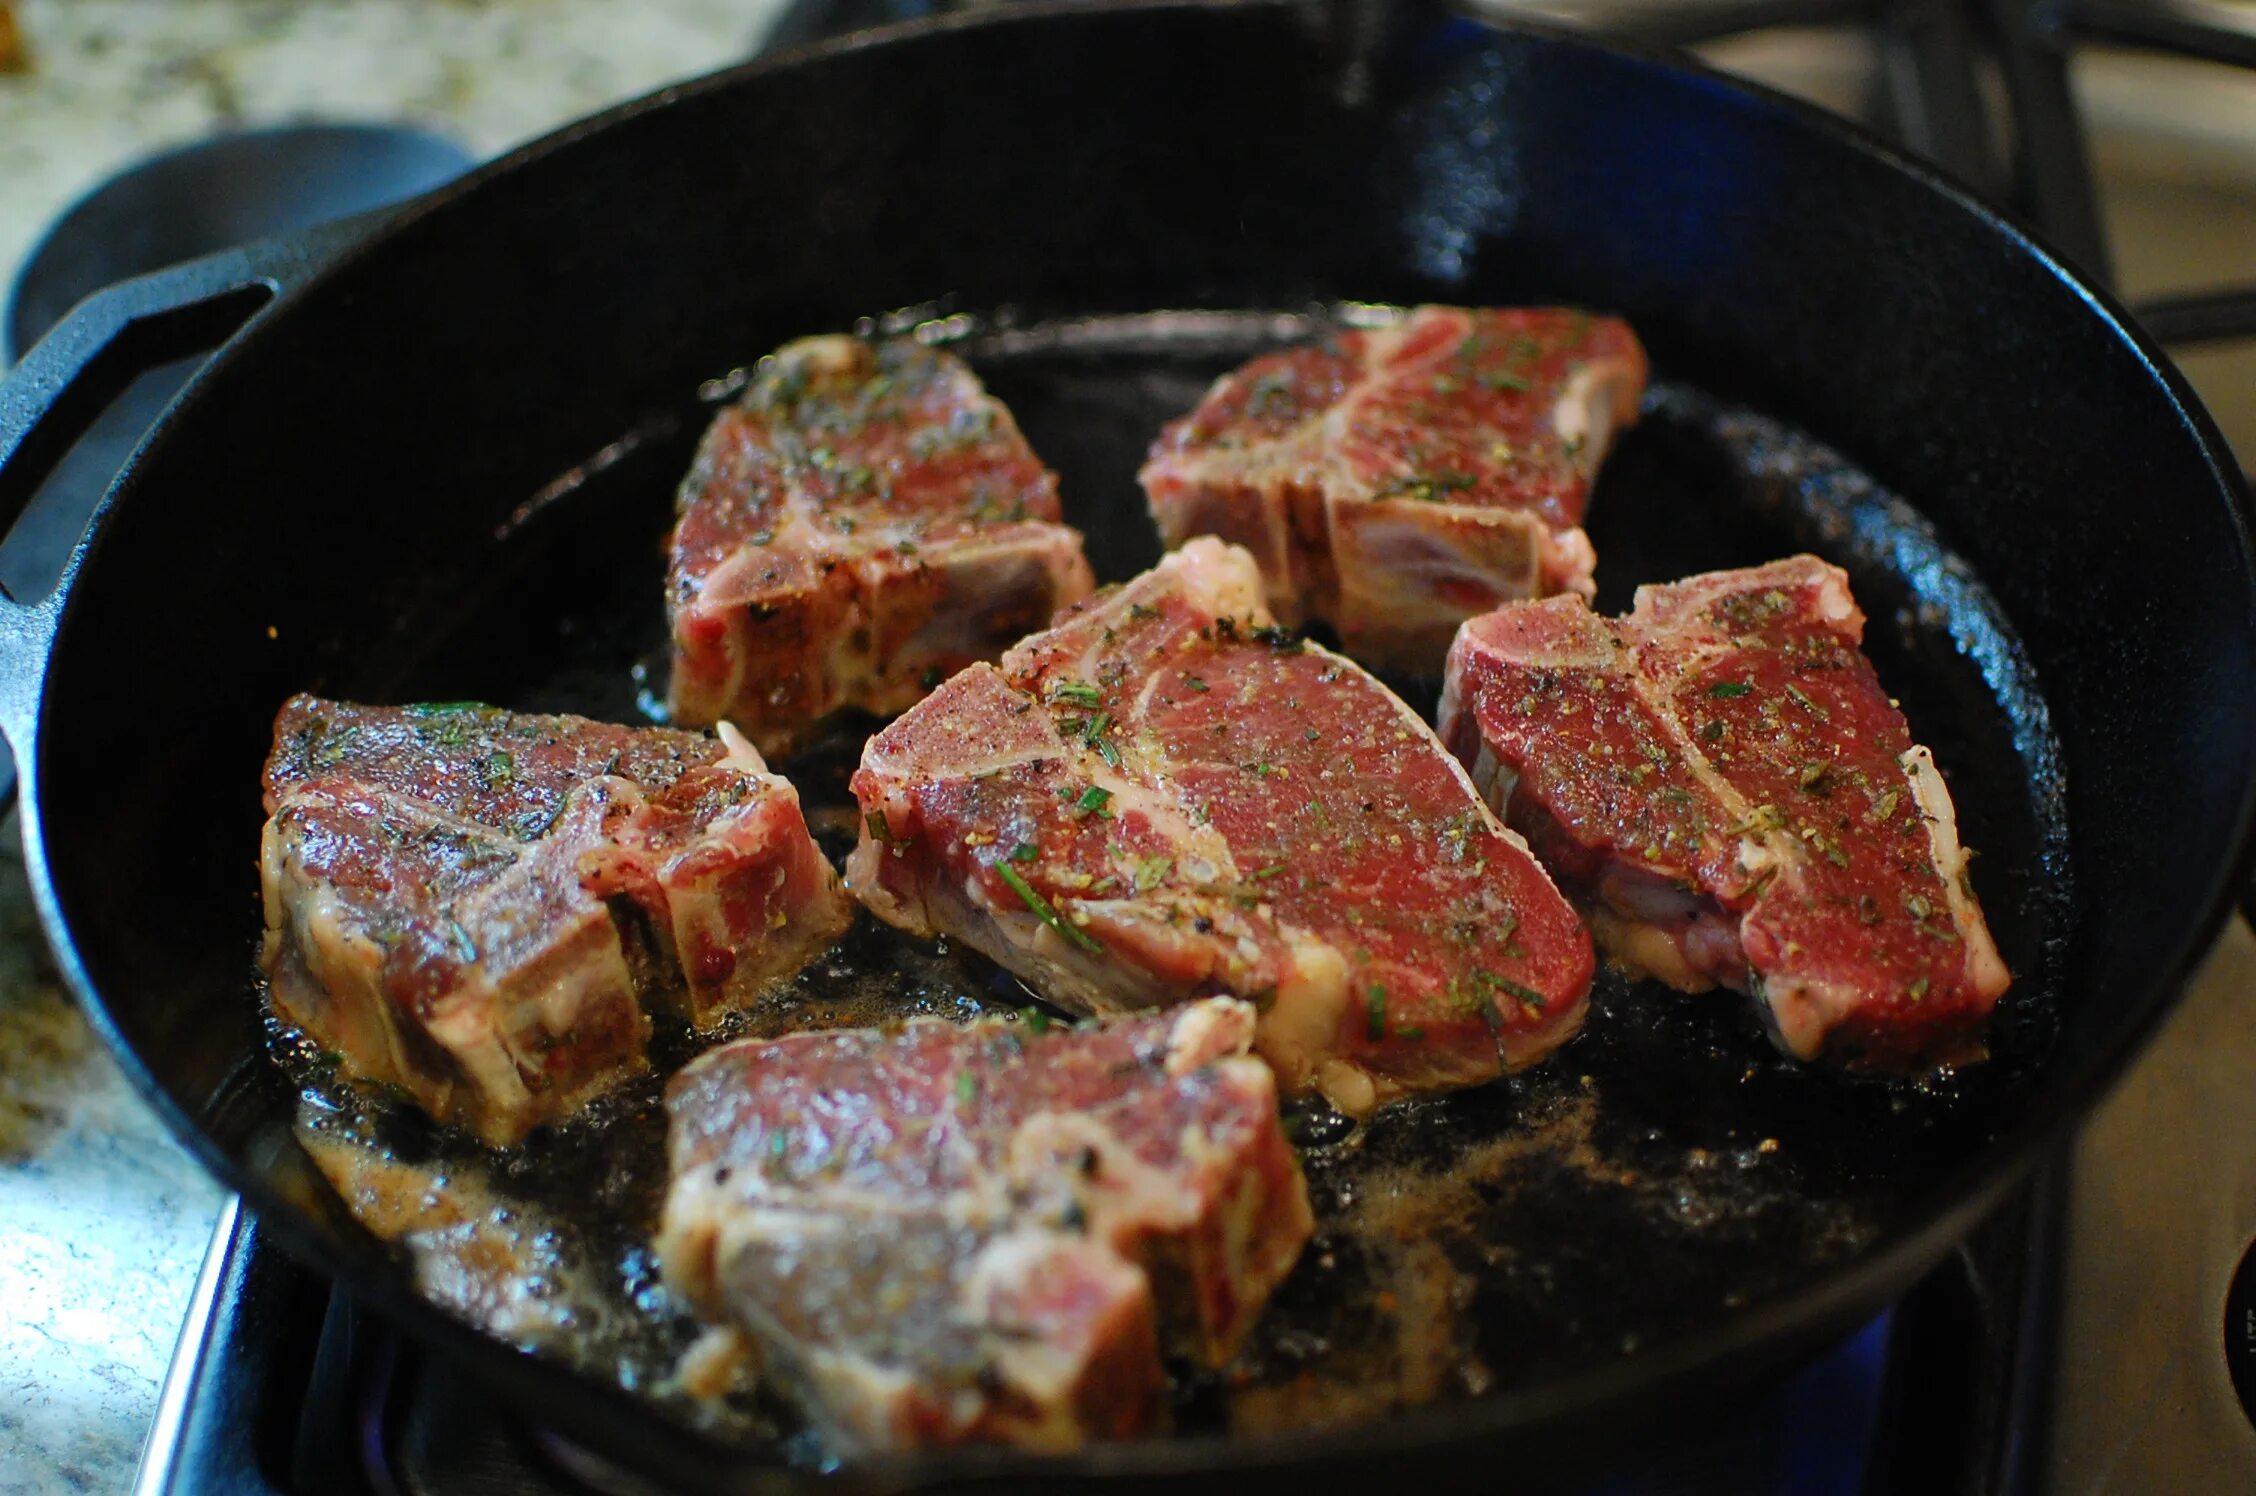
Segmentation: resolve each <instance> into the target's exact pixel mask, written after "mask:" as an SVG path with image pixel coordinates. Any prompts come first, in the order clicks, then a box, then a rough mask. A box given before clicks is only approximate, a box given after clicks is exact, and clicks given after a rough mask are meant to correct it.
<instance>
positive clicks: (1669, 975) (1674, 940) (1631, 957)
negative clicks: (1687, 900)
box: [1584, 900, 1716, 992]
mask: <svg viewBox="0 0 2256 1496" xmlns="http://www.w3.org/2000/svg"><path fill="white" fill-rule="evenodd" d="M1584 916H1585V918H1586V919H1587V920H1588V922H1589V924H1590V933H1591V935H1592V936H1593V937H1594V938H1595V939H1596V940H1597V942H1598V946H1599V948H1600V949H1601V950H1603V951H1604V952H1605V953H1606V954H1607V955H1608V956H1610V957H1612V958H1613V959H1614V960H1616V961H1618V962H1620V963H1621V964H1622V965H1624V966H1627V967H1630V968H1631V969H1633V970H1635V971H1637V972H1638V973H1640V974H1642V975H1644V976H1648V977H1651V978H1652V979H1653V980H1655V981H1657V982H1660V983H1661V984H1662V985H1664V986H1668V987H1673V988H1675V989H1676V990H1677V991H1679V992H1706V991H1708V990H1709V989H1710V988H1712V987H1714V986H1715V985H1716V983H1715V979H1714V978H1713V977H1711V976H1709V975H1708V974H1707V973H1706V972H1704V971H1702V970H1700V969H1699V968H1698V967H1696V966H1694V965H1693V964H1692V962H1691V960H1690V959H1689V958H1688V957H1687V956H1686V955H1685V953H1684V945H1683V941H1682V938H1681V937H1680V936H1679V935H1677V934H1674V933H1672V932H1671V931H1670V930H1668V929H1667V928H1665V927H1663V926H1661V925H1657V924H1653V923H1650V922H1649V921H1646V920H1644V919H1640V918H1638V917H1637V916H1636V915H1633V914H1627V913H1624V912H1622V911H1620V910H1618V909H1615V908H1613V907H1612V906H1610V905H1608V904H1606V903H1605V902H1603V901H1602V900H1601V901H1599V902H1596V903H1594V904H1593V905H1592V906H1591V907H1590V908H1588V909H1586V910H1585V911H1584Z"/></svg>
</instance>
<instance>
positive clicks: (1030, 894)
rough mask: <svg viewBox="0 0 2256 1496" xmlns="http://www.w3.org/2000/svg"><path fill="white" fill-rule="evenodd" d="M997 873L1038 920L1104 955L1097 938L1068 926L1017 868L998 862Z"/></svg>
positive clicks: (1087, 949) (1088, 948)
mask: <svg viewBox="0 0 2256 1496" xmlns="http://www.w3.org/2000/svg"><path fill="white" fill-rule="evenodd" d="M995 871H996V872H998V873H1000V874H1002V875H1003V881H1004V882H1005V883H1007V884H1009V885H1010V891H1011V892H1012V893H1015V894H1017V895H1018V900H1019V902H1020V903H1022V904H1024V905H1025V906H1026V907H1027V908H1028V909H1030V910H1032V911H1033V913H1034V917H1035V918H1036V919H1039V920H1040V921H1041V922H1042V923H1043V924H1045V925H1048V926H1049V927H1050V928H1051V929H1053V930H1055V931H1057V932H1058V933H1059V934H1060V935H1063V936H1064V937H1065V938H1066V939H1068V940H1070V941H1072V942H1073V943H1074V944H1075V945H1077V946H1079V947H1081V949H1083V950H1085V951H1089V952H1091V953H1093V954H1098V955H1101V954H1103V952H1104V947H1103V946H1101V945H1099V944H1097V940H1096V937H1095V936H1093V935H1091V934H1090V933H1089V932H1088V931H1087V930H1084V929H1081V928H1079V927H1078V926H1075V925H1069V924H1067V923H1066V922H1065V921H1064V920H1063V919H1062V918H1060V917H1059V915H1058V912H1057V910H1056V909H1054V908H1052V907H1051V905H1050V901H1049V900H1048V899H1045V898H1043V897H1042V896H1041V895H1040V894H1038V893H1036V892H1035V891H1034V885H1033V884H1031V883H1029V882H1027V881H1026V880H1025V879H1024V878H1022V877H1020V876H1019V875H1018V869H1017V868H1014V867H1012V866H1011V865H1010V864H1009V863H1008V862H998V863H996V864H995Z"/></svg>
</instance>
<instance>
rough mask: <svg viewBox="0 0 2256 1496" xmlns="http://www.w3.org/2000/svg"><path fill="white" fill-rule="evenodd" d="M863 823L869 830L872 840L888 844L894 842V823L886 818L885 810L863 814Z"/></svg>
mask: <svg viewBox="0 0 2256 1496" xmlns="http://www.w3.org/2000/svg"><path fill="white" fill-rule="evenodd" d="M862 825H863V826H864V827H865V828H866V829H867V830H868V831H869V838H870V840H871V841H873V842H883V843H885V844H886V845H887V846H891V845H892V844H893V823H892V822H891V821H888V820H886V819H885V812H884V811H881V810H873V811H871V812H870V813H869V814H868V815H865V816H863V817H862Z"/></svg>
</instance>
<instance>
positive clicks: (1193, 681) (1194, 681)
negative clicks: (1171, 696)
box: [1183, 675, 1206, 695]
mask: <svg viewBox="0 0 2256 1496" xmlns="http://www.w3.org/2000/svg"><path fill="white" fill-rule="evenodd" d="M1183 685H1184V687H1185V688H1186V689H1188V690H1192V691H1196V692H1198V693H1200V694H1201V695H1204V694H1205V693H1206V682H1205V681H1203V680H1200V679H1199V678H1198V677H1197V676H1195V675H1186V676H1184V677H1183Z"/></svg>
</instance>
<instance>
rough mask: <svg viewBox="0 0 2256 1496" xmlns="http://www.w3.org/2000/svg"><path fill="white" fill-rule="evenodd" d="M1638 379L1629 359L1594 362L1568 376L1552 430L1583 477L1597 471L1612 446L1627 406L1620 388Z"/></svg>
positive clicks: (1553, 409) (1556, 405) (1554, 404)
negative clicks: (1623, 407)
mask: <svg viewBox="0 0 2256 1496" xmlns="http://www.w3.org/2000/svg"><path fill="white" fill-rule="evenodd" d="M1636 378H1637V366H1636V365H1635V364H1633V363H1632V362H1630V361H1629V360H1628V359H1624V358H1600V359H1593V360H1591V361H1590V362H1589V363H1586V364H1584V365H1582V366H1581V367H1580V368H1578V369H1576V370H1575V371H1574V373H1573V374H1571V375H1569V376H1568V377H1567V382H1566V384H1565V385H1564V386H1562V387H1561V389H1560V391H1559V398H1558V399H1557V400H1555V401H1553V402H1552V405H1551V429H1552V431H1553V432H1555V433H1556V434H1557V435H1558V438H1559V440H1560V441H1561V442H1562V443H1563V444H1565V445H1566V446H1567V447H1568V448H1569V449H1571V452H1572V455H1573V458H1574V463H1575V467H1576V468H1577V470H1579V471H1580V472H1581V474H1582V476H1583V477H1585V478H1588V477H1590V476H1591V475H1593V474H1594V473H1596V472H1597V471H1598V465H1599V463H1600V462H1601V461H1602V460H1603V459H1604V458H1605V455H1606V451H1607V449H1608V448H1609V447H1610V446H1611V445H1612V444H1613V439H1614V428H1615V426H1616V424H1617V422H1619V421H1620V417H1621V408H1622V406H1623V405H1624V404H1625V403H1626V402H1625V401H1623V400H1622V398H1621V396H1620V393H1619V386H1621V385H1622V384H1623V383H1624V382H1631V383H1634V382H1635V380H1636ZM1632 415H1633V416H1634V412H1632Z"/></svg>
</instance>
